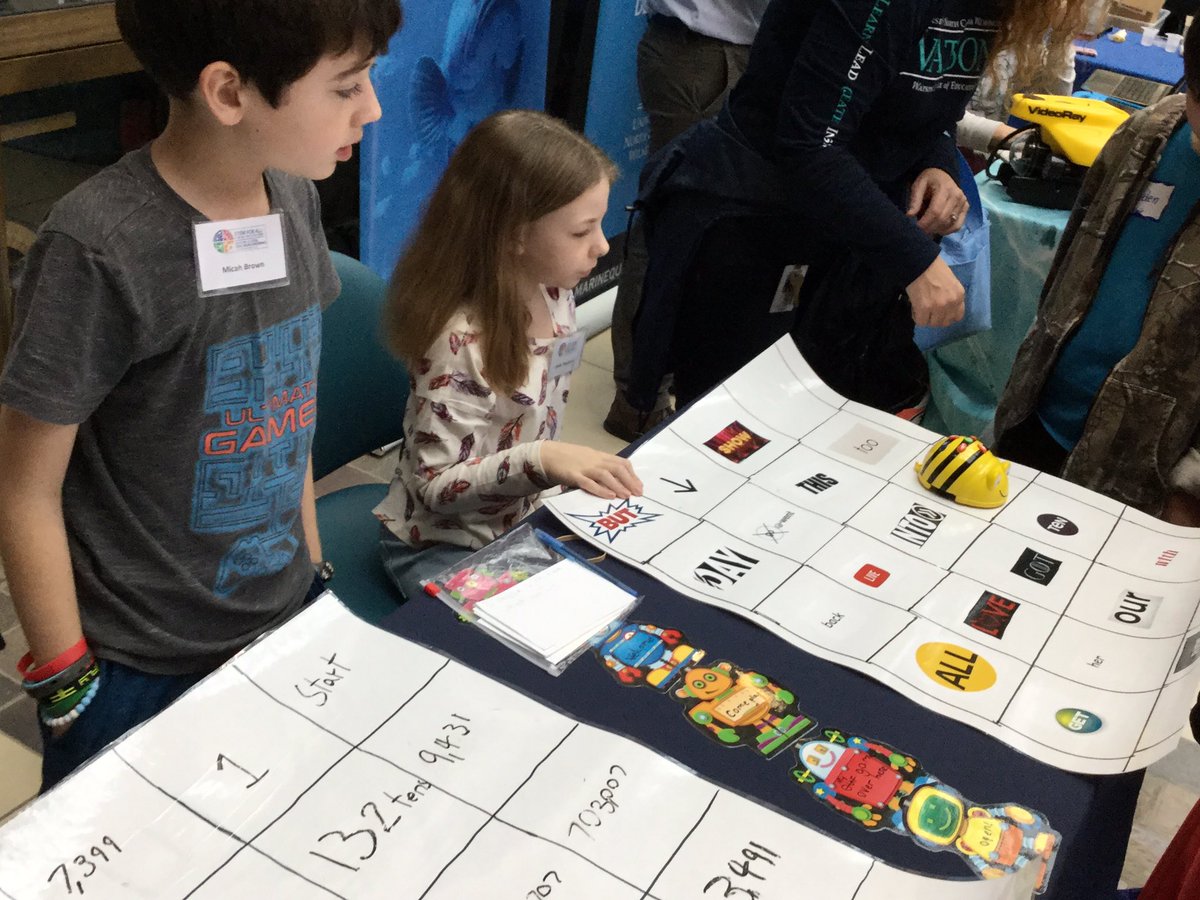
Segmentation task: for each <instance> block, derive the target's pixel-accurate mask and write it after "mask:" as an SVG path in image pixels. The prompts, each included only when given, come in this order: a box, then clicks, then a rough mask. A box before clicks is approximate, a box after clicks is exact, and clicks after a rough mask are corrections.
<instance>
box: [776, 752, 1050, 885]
mask: <svg viewBox="0 0 1200 900" xmlns="http://www.w3.org/2000/svg"><path fill="white" fill-rule="evenodd" d="M824 737H825V739H824V740H820V741H809V742H807V743H805V744H803V745H801V746H800V747H798V748H797V754H798V756H799V763H800V764H799V766H798V767H797V768H796V769H793V770H792V777H793V778H795V780H796V781H797V782H798V783H799V784H800V786H801V787H802V788H804V789H805V790H807V791H809V792H810V793H811V794H812V795H813V796H814V797H816V798H817V799H818V800H820V801H822V802H823V803H825V804H826V805H827V806H829V807H830V808H832V809H834V810H835V811H837V812H838V813H840V814H842V815H844V816H846V817H848V818H850V819H853V820H855V821H857V822H858V823H859V824H861V825H862V826H863V827H865V828H871V829H884V830H888V831H895V832H898V833H900V834H906V835H908V836H909V837H910V838H911V839H912V840H913V841H914V842H915V843H917V844H920V845H921V846H923V847H926V848H928V849H930V850H948V851H950V852H953V853H956V854H957V855H959V856H960V857H962V858H963V860H964V861H965V862H966V863H967V864H968V865H970V866H971V867H972V868H973V869H975V871H976V872H977V873H978V874H979V875H980V876H981V877H983V878H999V877H1001V876H1003V875H1007V874H1011V873H1014V872H1017V871H1019V870H1020V869H1022V868H1024V867H1025V866H1026V865H1035V866H1037V867H1038V874H1037V876H1036V891H1037V893H1042V892H1043V891H1044V890H1045V889H1046V884H1047V881H1048V879H1049V876H1050V869H1051V868H1052V867H1053V865H1054V857H1055V853H1056V851H1057V847H1058V841H1059V834H1058V832H1056V831H1054V830H1053V829H1052V828H1051V827H1050V825H1049V823H1048V822H1047V821H1046V819H1045V817H1044V816H1042V815H1041V814H1040V813H1038V812H1036V811H1034V810H1030V809H1026V808H1025V807H1022V806H1017V805H1015V804H1003V805H998V806H978V805H975V804H972V803H970V802H968V801H967V800H966V799H964V798H963V796H962V794H960V793H959V792H958V791H957V790H955V789H954V788H952V787H950V786H949V785H947V784H944V783H942V782H940V781H938V780H937V779H936V778H935V777H933V776H932V775H930V774H929V773H928V772H926V771H925V770H924V769H923V768H922V767H921V765H920V763H918V762H917V761H916V760H915V759H913V757H911V756H908V755H907V754H905V753H901V752H899V751H897V750H894V749H893V748H891V747H887V746H885V745H883V744H879V743H876V742H873V741H869V740H867V739H866V738H862V737H850V738H846V737H845V736H844V735H842V734H841V733H840V732H838V731H835V730H828V731H826V732H825V733H824Z"/></svg>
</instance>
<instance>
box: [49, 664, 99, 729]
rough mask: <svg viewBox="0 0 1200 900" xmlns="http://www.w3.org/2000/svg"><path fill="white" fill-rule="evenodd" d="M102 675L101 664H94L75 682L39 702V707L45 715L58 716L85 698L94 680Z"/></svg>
mask: <svg viewBox="0 0 1200 900" xmlns="http://www.w3.org/2000/svg"><path fill="white" fill-rule="evenodd" d="M99 677H100V666H99V665H98V664H93V665H92V667H91V668H90V669H89V670H88V671H87V672H85V673H84V675H83V676H82V677H80V679H79V680H78V681H77V682H75V683H74V684H71V685H67V686H64V687H62V688H60V689H59V690H57V691H55V692H54V693H53V694H50V695H49V696H47V697H43V698H42V699H41V700H40V701H39V702H38V708H39V709H40V710H41V711H42V713H43V714H44V715H47V716H51V717H56V716H61V715H62V714H63V713H65V712H67V711H69V710H70V709H71V707H73V706H74V705H75V704H77V703H78V702H79V701H80V700H82V699H83V696H84V694H86V693H87V689H88V688H89V687H90V686H91V684H92V682H93V681H95V680H96V679H97V678H99Z"/></svg>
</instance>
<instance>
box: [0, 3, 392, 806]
mask: <svg viewBox="0 0 1200 900" xmlns="http://www.w3.org/2000/svg"><path fill="white" fill-rule="evenodd" d="M116 16H117V23H118V25H119V26H120V29H121V35H122V37H123V38H124V39H125V41H126V43H128V45H129V46H130V47H131V48H132V49H133V52H134V54H135V55H136V56H137V58H138V61H139V62H140V63H141V64H142V66H143V67H144V68H145V69H146V71H147V72H148V73H150V76H151V77H152V78H153V79H154V80H155V81H156V82H157V84H158V85H159V87H160V88H161V89H162V90H163V91H164V92H165V93H166V94H167V96H168V98H169V102H170V112H169V119H168V122H167V126H166V130H165V131H164V132H163V134H162V135H161V136H160V137H159V138H157V139H156V140H155V141H154V142H153V143H152V144H150V145H149V146H148V147H145V148H143V149H141V150H137V151H134V152H132V153H130V154H128V155H126V156H125V157H124V158H123V159H121V160H120V161H119V162H117V163H116V164H115V165H113V166H110V167H109V168H107V169H105V170H104V171H102V172H100V173H99V174H97V175H95V176H94V177H93V178H91V179H90V180H88V181H87V182H85V183H84V184H83V185H82V186H80V187H79V188H77V189H76V190H74V191H72V192H71V193H70V194H68V195H67V196H66V197H64V198H63V199H62V200H61V201H59V203H57V204H56V205H55V207H54V209H53V210H52V211H51V212H50V215H49V218H48V219H47V220H46V223H45V225H43V226H42V229H41V231H40V232H39V234H38V238H37V241H36V243H35V244H34V246H33V248H32V249H31V250H30V252H29V255H28V256H27V258H26V267H25V270H24V273H23V275H22V277H21V278H20V282H19V284H18V286H17V290H16V295H15V308H16V316H15V327H14V334H13V341H12V346H11V348H10V350H9V354H8V359H7V362H6V365H5V368H4V372H3V375H2V377H0V555H2V556H3V560H4V570H5V572H6V574H7V576H8V586H9V590H10V592H11V594H12V599H13V603H14V604H15V606H16V610H17V615H18V617H19V618H20V620H21V627H22V630H23V631H24V633H25V637H26V639H27V640H28V642H29V653H28V654H27V655H26V656H25V658H24V659H22V660H21V662H20V664H19V670H20V672H21V674H22V677H23V680H24V687H25V689H26V691H27V692H28V693H29V694H30V695H31V696H32V697H33V698H34V699H35V700H36V701H37V704H38V721H39V724H40V726H41V732H42V744H43V765H42V788H43V790H47V789H49V788H50V787H52V786H53V785H54V784H55V783H57V782H58V781H59V780H60V779H62V778H63V777H65V776H66V775H67V774H69V773H70V772H71V771H72V770H73V769H75V768H76V767H78V766H79V765H81V764H82V763H83V762H84V761H85V760H87V759H88V758H89V757H91V756H92V755H94V754H95V753H96V752H98V751H99V750H100V749H102V748H103V747H105V746H106V745H107V744H109V743H111V742H112V741H113V740H115V739H116V738H118V737H120V736H121V735H122V734H124V733H125V732H126V731H128V730H129V729H130V728H132V727H134V726H135V725H137V724H139V723H140V722H142V721H144V720H145V719H147V718H149V717H150V716H152V715H154V714H155V713H157V712H159V711H160V710H161V709H163V708H164V707H166V706H167V705H168V704H169V703H171V702H172V701H173V700H174V699H175V698H176V697H178V696H179V695H180V694H182V693H183V692H184V691H185V690H187V689H188V688H189V687H191V686H192V685H193V684H195V683H196V682H197V681H199V680H200V679H201V678H203V677H204V676H205V675H206V674H208V673H209V672H211V671H212V670H214V669H215V668H217V667H218V666H219V665H221V664H222V663H223V662H225V661H226V660H227V659H229V658H230V657H231V656H233V655H234V654H235V653H237V652H238V651H239V650H241V649H242V648H243V647H245V646H246V645H248V644H249V643H250V642H251V641H253V640H255V638H257V637H258V636H259V635H261V634H263V632H265V631H267V630H268V629H271V628H274V627H276V626H278V625H279V624H280V623H282V622H283V621H284V620H286V619H287V618H288V617H289V616H290V615H292V614H293V613H294V612H296V611H297V610H298V609H300V607H301V606H302V605H303V604H304V603H305V601H306V599H311V598H312V597H313V596H315V595H316V593H317V592H318V588H319V584H320V582H321V579H320V578H316V579H314V566H316V567H318V570H319V569H320V563H321V561H322V556H321V543H320V538H319V536H318V534H317V523H316V508H315V505H314V500H313V486H312V468H311V462H310V449H311V446H312V436H313V430H314V427H315V419H316V393H317V368H318V362H319V356H320V349H321V338H320V335H321V309H322V307H323V306H325V305H327V304H328V303H330V302H331V301H332V300H333V299H334V298H335V297H336V296H337V294H338V280H337V274H336V273H335V272H334V269H333V265H332V261H331V260H330V258H329V251H328V248H327V247H326V245H325V236H324V234H323V232H322V230H321V217H320V211H319V204H318V201H317V194H316V189H315V187H314V186H313V183H312V181H311V180H310V179H314V178H327V177H329V175H330V174H332V173H333V171H334V168H335V167H336V166H337V164H338V163H339V162H344V161H345V160H347V159H349V158H350V155H351V153H352V151H353V145H354V144H355V143H357V142H358V141H359V140H360V139H361V138H362V134H363V128H364V127H365V126H366V125H367V124H368V123H370V122H373V121H375V120H376V119H378V118H379V116H380V108H379V103H378V102H377V101H376V99H375V93H374V90H373V89H372V87H371V81H370V77H369V72H370V68H371V64H372V61H373V60H374V58H375V56H376V55H377V54H379V53H382V52H383V51H384V50H385V49H386V48H387V44H388V40H389V39H390V38H391V36H392V34H393V33H394V32H395V31H396V29H397V28H398V27H399V26H400V18H401V14H400V7H399V6H398V5H397V3H396V0H240V2H238V3H236V4H231V3H225V2H216V0H175V2H172V3H162V2H160V0H117V4H116ZM217 222H220V223H221V225H220V227H218V226H217V225H216V224H214V223H217ZM197 223H203V224H197ZM275 229H278V231H276V230H275ZM229 251H237V252H238V254H239V255H238V256H224V254H225V253H228V252H229ZM214 254H221V255H220V256H215V255H214ZM201 259H207V260H209V262H211V263H212V265H210V266H208V267H205V268H202V267H201V266H200V265H199V263H198V260H201ZM225 259H228V260H229V261H230V264H229V265H223V263H224V260H225ZM235 261H239V262H238V264H237V266H236V269H235V266H234V262H235ZM243 265H253V266H255V267H256V268H255V270H253V271H252V270H245V272H246V277H244V278H243V277H242V276H241V275H239V274H238V273H241V272H242V271H243V269H242V267H243ZM260 265H261V266H262V267H263V268H264V270H273V274H272V276H270V277H267V278H264V277H259V276H257V275H256V271H257V267H258V266H260ZM231 269H234V270H235V272H234V275H235V277H234V278H230V277H228V276H229V270H231ZM281 273H282V274H283V275H284V276H285V278H284V279H281V278H280V277H279V275H280V274H281ZM320 574H322V575H327V574H328V570H327V569H325V571H324V572H321V573H320Z"/></svg>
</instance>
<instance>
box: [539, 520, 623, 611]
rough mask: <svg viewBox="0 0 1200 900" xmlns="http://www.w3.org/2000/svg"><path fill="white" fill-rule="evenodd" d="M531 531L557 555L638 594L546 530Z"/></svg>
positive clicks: (610, 582)
mask: <svg viewBox="0 0 1200 900" xmlns="http://www.w3.org/2000/svg"><path fill="white" fill-rule="evenodd" d="M533 533H534V534H536V535H537V538H538V540H539V541H541V542H542V543H543V544H545V545H546V546H547V547H549V548H550V549H551V550H553V551H554V552H555V553H557V554H558V555H559V556H561V557H564V558H565V559H569V560H571V561H572V562H577V563H579V564H580V565H581V566H583V567H584V568H586V569H590V570H591V571H593V572H595V573H596V574H597V575H599V576H600V577H601V578H603V579H604V580H605V581H607V582H608V583H609V584H612V585H615V586H616V587H619V588H620V589H621V590H623V591H624V592H625V593H627V594H630V595H632V596H634V597H636V596H638V592H637V591H635V590H634V589H633V588H631V587H630V586H629V585H627V584H622V583H621V582H620V581H617V579H616V578H614V577H613V576H612V575H609V574H608V573H607V572H605V571H604V570H603V569H601V568H600V567H599V566H597V565H596V564H595V563H592V562H589V561H588V560H587V559H586V558H585V557H583V556H582V555H580V554H579V553H576V552H575V551H574V550H572V549H570V548H569V547H568V546H567V545H566V544H564V543H563V542H562V541H560V540H559V539H558V538H556V537H551V536H550V535H548V534H546V532H544V531H542V529H540V528H535V529H533Z"/></svg>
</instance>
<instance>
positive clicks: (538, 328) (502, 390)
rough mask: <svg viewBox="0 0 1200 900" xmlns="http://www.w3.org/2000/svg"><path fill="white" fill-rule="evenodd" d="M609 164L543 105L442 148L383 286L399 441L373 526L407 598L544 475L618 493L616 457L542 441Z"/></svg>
mask: <svg viewBox="0 0 1200 900" xmlns="http://www.w3.org/2000/svg"><path fill="white" fill-rule="evenodd" d="M616 175H617V169H616V167H615V166H614V165H613V163H612V162H611V161H610V160H609V159H608V157H607V156H605V155H604V153H603V151H601V150H600V149H598V148H597V147H596V146H594V145H593V144H591V143H590V142H589V141H588V140H587V139H586V138H584V137H583V136H582V135H580V134H578V133H577V132H575V131H573V130H572V129H571V128H569V127H568V126H567V125H565V124H564V123H562V122H560V121H559V120H557V119H555V118H553V117H551V116H548V115H545V114H544V113H538V112H531V111H527V110H510V111H508V112H502V113H496V114H494V115H492V116H489V117H488V118H487V119H485V120H484V121H482V122H481V123H479V124H478V125H476V126H475V127H474V128H473V129H472V130H471V131H470V132H468V134H467V136H466V137H465V138H464V139H463V141H462V143H461V144H460V145H459V146H458V148H457V149H456V150H455V151H454V155H453V156H452V157H451V159H450V164H449V166H448V167H447V168H446V172H445V174H443V176H442V179H441V181H440V182H439V184H438V186H437V189H436V190H435V191H434V193H433V196H432V198H431V199H430V201H429V206H428V208H427V209H426V211H425V214H424V216H423V217H422V219H421V224H420V225H419V226H418V228H417V231H416V233H415V235H414V236H413V238H412V241H411V243H410V244H409V246H408V248H407V249H406V250H405V252H404V254H403V256H402V257H401V258H400V261H399V262H398V263H397V265H396V271H395V274H394V275H393V277H392V282H391V286H390V288H389V293H388V313H387V328H388V333H389V335H390V339H391V344H392V348H393V349H394V350H395V352H396V354H397V355H398V356H399V357H400V358H401V359H403V360H404V362H405V363H406V364H407V366H408V370H409V373H410V389H411V390H410V393H409V396H408V405H407V407H406V410H405V415H404V435H405V441H404V449H403V451H402V452H401V454H400V464H399V466H398V467H397V470H396V477H395V478H394V479H393V480H392V484H391V487H390V488H389V490H388V495H387V497H386V498H385V499H384V501H383V502H382V503H380V505H379V506H378V507H376V509H375V514H376V516H377V517H378V518H379V520H380V521H381V522H382V523H383V528H382V537H381V541H382V547H381V549H382V553H383V558H384V564H385V566H386V568H387V571H388V574H389V575H390V576H391V578H392V580H393V581H394V582H395V583H396V586H397V587H398V588H399V589H400V592H401V593H402V594H403V595H404V596H405V597H406V598H411V597H413V596H417V595H419V594H420V592H421V589H422V588H421V581H422V579H427V578H431V577H433V576H434V575H436V574H437V573H438V572H439V571H441V570H442V569H444V568H446V567H447V566H449V565H451V564H452V563H454V562H457V561H458V560H459V559H461V558H462V557H464V556H466V555H467V554H469V553H471V552H472V550H475V549H478V548H480V547H482V546H483V545H484V544H486V543H488V542H490V541H491V540H492V539H493V538H495V537H498V536H499V535H500V534H502V533H503V532H505V531H507V530H508V529H510V528H511V527H512V526H513V525H514V524H516V523H517V522H518V521H520V520H521V519H523V518H524V517H525V516H526V515H528V514H529V513H530V512H531V511H532V510H533V509H534V506H535V503H536V500H537V495H538V494H539V493H541V492H542V491H544V490H546V489H547V488H551V487H554V486H555V485H568V486H570V487H578V488H581V489H583V490H585V491H587V492H589V493H591V494H595V495H596V496H597V497H602V498H605V499H609V500H613V499H616V498H621V499H628V498H629V497H631V496H634V495H637V494H640V493H641V490H642V483H641V481H639V480H638V478H637V476H636V475H635V474H634V472H633V466H632V465H631V464H630V462H629V461H628V460H625V459H621V458H620V457H617V456H613V455H612V454H609V453H602V452H600V451H598V450H593V449H591V448H589V447H583V446H580V445H578V444H568V443H566V442H562V441H557V440H555V438H556V437H557V431H558V427H559V421H560V417H561V416H562V412H563V409H564V408H565V406H566V403H567V395H568V391H569V389H570V384H571V375H570V373H571V371H572V370H573V369H574V368H575V367H576V366H578V364H579V361H580V359H581V358H582V352H583V340H582V338H583V336H582V335H581V334H577V333H576V329H575V302H574V300H573V298H572V296H571V289H572V288H573V287H575V285H576V284H578V283H579V282H580V281H581V280H582V279H583V278H584V277H586V276H587V274H588V272H590V271H591V269H592V267H593V266H594V265H595V264H596V260H598V259H599V258H600V257H601V256H603V255H604V254H605V253H606V252H608V243H607V242H606V241H605V239H604V233H603V231H602V230H601V220H602V219H603V218H604V213H605V210H606V209H607V208H608V191H609V186H610V185H611V184H612V181H613V179H614V178H615V177H616Z"/></svg>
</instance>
